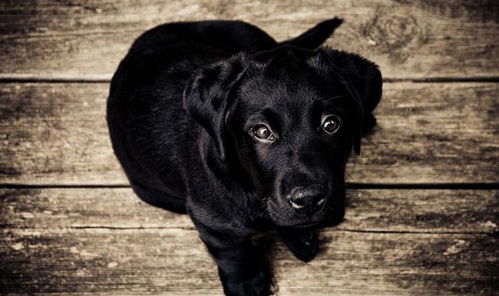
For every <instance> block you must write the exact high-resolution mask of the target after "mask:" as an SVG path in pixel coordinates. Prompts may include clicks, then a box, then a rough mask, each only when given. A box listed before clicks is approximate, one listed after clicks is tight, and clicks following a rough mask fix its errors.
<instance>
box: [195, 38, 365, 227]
mask: <svg viewBox="0 0 499 296" xmlns="http://www.w3.org/2000/svg"><path fill="white" fill-rule="evenodd" d="M224 67H225V68H223V69H217V70H213V69H211V71H212V72H211V75H214V76H216V77H218V78H220V77H221V76H222V77H224V79H222V80H218V82H217V84H218V86H217V87H216V89H213V87H211V88H209V89H205V90H204V97H205V98H206V97H209V96H211V97H214V96H215V97H217V96H218V99H215V100H210V101H209V102H207V101H205V103H206V104H208V103H209V104H210V106H211V107H213V106H215V107H218V108H219V110H218V111H217V112H216V114H217V115H215V116H213V117H212V118H211V120H213V119H215V120H213V121H212V122H207V123H206V121H208V119H204V120H205V124H203V123H202V122H203V120H202V119H201V118H200V117H199V115H202V114H201V113H197V115H198V121H199V122H201V124H202V125H203V126H205V128H206V126H207V125H208V126H209V127H208V128H207V130H208V131H209V132H210V129H211V127H213V126H215V127H216V128H215V129H212V131H211V132H210V134H211V135H212V137H213V138H214V139H215V140H216V141H215V142H217V141H219V142H220V143H219V146H218V150H219V153H221V154H222V155H223V157H222V159H223V160H224V161H229V162H238V164H240V165H239V166H237V167H240V168H242V169H243V170H244V171H245V173H246V175H247V176H249V178H250V179H251V183H252V186H254V188H255V189H256V190H257V192H258V193H259V195H260V196H261V197H262V199H263V202H264V208H265V209H266V210H267V212H268V214H269V216H270V217H271V218H272V220H273V221H274V222H275V223H276V224H277V225H279V226H307V225H313V224H317V223H321V222H324V221H325V220H328V221H338V220H341V218H342V217H343V213H344V209H343V207H344V206H343V200H344V170H345V163H346V160H347V157H348V155H349V153H350V151H351V149H352V145H358V143H356V142H357V141H359V140H360V139H359V133H360V131H359V129H360V128H361V124H362V123H361V121H362V110H361V109H362V99H361V98H359V97H358V94H357V93H355V91H353V90H352V87H355V86H354V85H351V82H349V80H350V78H349V77H345V73H338V71H339V70H338V68H336V67H335V66H334V65H333V64H332V62H331V55H330V53H325V52H321V51H308V50H301V49H298V48H289V47H286V48H280V49H278V50H273V51H270V52H264V53H260V54H256V55H253V56H249V57H244V58H240V57H239V58H236V59H235V60H234V61H231V63H229V64H228V65H224ZM222 72H223V73H222ZM215 74H216V75H215ZM209 76H210V74H207V73H206V72H205V73H204V74H203V76H202V78H201V79H200V80H198V81H197V83H198V85H197V86H195V87H194V88H196V89H197V91H198V94H200V93H202V92H203V91H201V90H200V87H201V85H202V80H203V79H204V82H205V83H207V82H208V81H207V80H208V78H209ZM223 84H226V85H225V86H223ZM209 92H211V95H210V94H209ZM202 96H203V95H202V94H200V95H199V97H202ZM201 100H202V99H201ZM187 107H188V106H187ZM198 107H199V106H198ZM204 107H206V105H205V106H204ZM188 110H189V109H188ZM192 111H193V110H192V109H191V114H193V113H194V115H196V113H195V112H192ZM197 112H199V111H197ZM194 117H195V118H196V116H194ZM200 119H201V120H200ZM217 137H218V139H217ZM233 167H234V166H233Z"/></svg>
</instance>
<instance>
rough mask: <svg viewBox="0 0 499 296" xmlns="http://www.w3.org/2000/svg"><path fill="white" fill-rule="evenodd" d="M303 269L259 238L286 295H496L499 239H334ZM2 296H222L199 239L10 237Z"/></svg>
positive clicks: (167, 232) (168, 232)
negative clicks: (91, 295) (12, 295)
mask: <svg viewBox="0 0 499 296" xmlns="http://www.w3.org/2000/svg"><path fill="white" fill-rule="evenodd" d="M320 237H321V247H322V251H321V252H320V253H319V255H318V257H317V258H316V259H315V260H314V261H312V262H310V263H308V264H305V263H301V262H299V261H298V260H296V259H295V258H293V257H292V255H291V254H290V253H289V252H288V251H287V250H286V249H285V248H284V247H283V245H282V243H280V242H279V241H277V239H276V238H275V235H273V234H272V233H270V234H268V235H266V236H264V237H261V238H260V240H259V241H260V243H261V244H262V245H264V246H266V247H265V248H266V249H268V250H269V251H268V256H269V258H270V260H271V261H272V262H273V269H274V270H275V274H276V279H277V283H278V295H331V294H332V293H334V295H387V294H391V295H470V294H473V295H492V294H494V293H495V292H496V291H497V289H498V288H499V287H498V283H499V273H498V258H499V249H498V248H497V243H498V241H497V238H494V237H492V236H487V235H477V234H475V235H464V234H448V235H442V234H438V235H435V234H398V233H391V234H383V233H355V232H353V233H352V232H345V231H334V230H326V231H324V232H323V233H321V236H320ZM0 256H1V259H2V264H1V265H0V292H2V293H8V292H17V293H23V292H26V293H27V292H45V293H47V292H56V293H79V292H87V293H88V292H114V293H119V292H121V291H123V292H128V293H132V292H135V293H142V292H156V293H160V292H161V293H165V295H192V294H195V295H205V294H210V295H221V288H220V284H219V282H218V276H217V273H216V268H215V265H214V264H213V263H212V262H211V259H210V258H209V256H208V254H207V253H206V251H205V250H204V247H203V246H202V244H201V241H200V240H199V239H198V237H197V234H196V232H195V231H193V230H186V229H156V230H155V229H141V230H130V229H128V230H109V229H87V230H82V229H80V230H75V229H73V230H57V229H53V230H44V231H43V232H40V231H38V230H4V231H3V232H2V234H1V235H0Z"/></svg>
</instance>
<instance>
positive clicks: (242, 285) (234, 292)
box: [219, 269, 271, 296]
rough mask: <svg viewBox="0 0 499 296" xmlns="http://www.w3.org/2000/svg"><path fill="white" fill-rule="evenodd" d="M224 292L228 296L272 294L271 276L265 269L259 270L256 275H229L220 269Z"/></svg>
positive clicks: (262, 295)
mask: <svg viewBox="0 0 499 296" xmlns="http://www.w3.org/2000/svg"><path fill="white" fill-rule="evenodd" d="M219 274H220V278H221V280H222V284H223V288H224V293H225V295H227V296H268V295H270V287H271V277H270V273H269V272H268V271H267V270H265V269H261V270H259V271H258V272H257V273H256V274H255V275H254V276H252V277H248V276H247V275H246V276H243V275H230V274H229V275H227V274H224V272H223V271H221V270H220V269H219Z"/></svg>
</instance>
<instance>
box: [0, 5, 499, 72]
mask: <svg viewBox="0 0 499 296" xmlns="http://www.w3.org/2000/svg"><path fill="white" fill-rule="evenodd" d="M333 16H339V17H342V18H344V19H345V21H346V22H345V24H344V25H343V26H342V27H341V28H340V29H339V30H338V32H337V33H336V35H335V36H334V38H332V39H330V40H329V41H328V42H327V44H328V45H331V46H333V47H337V48H339V49H343V50H348V51H353V52H357V53H360V54H362V55H364V56H366V57H367V58H369V59H372V60H374V61H375V62H377V63H379V64H380V65H381V69H382V70H383V73H384V75H385V76H386V77H391V78H403V77H405V78H408V77H409V78H421V77H426V78H428V77H439V76H457V77H470V76H497V75H499V50H498V43H497V34H498V31H499V22H498V21H497V20H498V19H499V4H498V2H497V1H494V0H490V1H489V0H483V1H473V0H460V1H445V0H442V1H390V0H375V1H368V2H366V1H364V2H359V1H354V0H341V1H326V0H321V1H309V0H305V1H298V2H297V1H292V0H281V1H228V2H226V1H222V2H219V1H215V2H213V1H209V0H203V1H195V0H181V1H163V0H155V1H147V2H143V1H120V2H119V3H117V2H116V1H111V0H105V1H104V0H100V1H78V0H71V1H64V2H60V1H54V0H43V1H42V0H38V1H36V3H35V4H33V2H25V1H15V0H10V1H2V2H1V3H0V32H1V34H0V52H2V55H3V58H2V59H1V61H0V69H1V70H0V71H1V74H0V77H38V78H57V77H65V78H76V79H87V78H90V79H96V78H97V79H108V78H109V77H110V75H111V73H112V72H113V71H114V70H115V69H116V66H117V64H118V62H119V60H120V59H121V58H122V57H123V56H124V54H125V52H126V50H127V49H128V47H129V46H130V44H131V42H132V41H133V40H134V39H135V38H136V37H137V36H138V35H139V34H140V33H142V32H143V31H144V30H146V29H149V28H151V27H153V26H155V25H158V24H161V23H164V22H172V21H186V20H206V19H240V20H244V21H248V22H251V23H254V24H256V25H258V26H260V27H261V28H263V29H264V30H266V31H268V32H269V33H270V34H271V35H272V36H274V37H276V39H278V40H283V39H286V38H289V37H293V36H296V35H298V34H300V33H301V32H303V31H305V30H306V29H308V28H310V27H311V26H312V25H314V24H315V23H317V22H319V21H321V20H324V19H327V18H331V17H333Z"/></svg>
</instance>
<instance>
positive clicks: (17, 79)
mask: <svg viewBox="0 0 499 296" xmlns="http://www.w3.org/2000/svg"><path fill="white" fill-rule="evenodd" d="M110 82H111V77H110V76H108V75H103V76H100V75H99V76H87V77H71V76H45V77H37V76H29V75H15V74H8V75H5V74H3V75H2V74H0V83H110ZM383 82H384V83H404V82H413V83H439V82H440V83H451V82H456V83H463V82H499V76H473V77H464V76H463V77H459V76H456V77H429V78H416V77H401V78H395V77H384V78H383Z"/></svg>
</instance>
